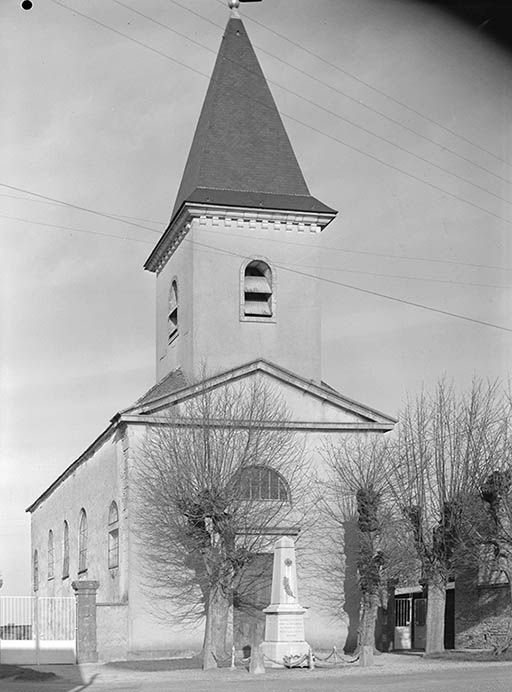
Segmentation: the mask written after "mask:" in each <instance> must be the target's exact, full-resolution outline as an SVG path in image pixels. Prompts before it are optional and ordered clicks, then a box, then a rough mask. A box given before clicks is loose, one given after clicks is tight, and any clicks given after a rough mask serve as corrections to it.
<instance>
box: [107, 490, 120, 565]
mask: <svg viewBox="0 0 512 692" xmlns="http://www.w3.org/2000/svg"><path fill="white" fill-rule="evenodd" d="M108 566H109V568H110V569H112V568H114V567H119V512H118V509H117V505H116V503H115V502H112V504H111V505H110V509H109V512H108Z"/></svg>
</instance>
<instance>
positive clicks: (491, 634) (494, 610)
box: [456, 584, 512, 649]
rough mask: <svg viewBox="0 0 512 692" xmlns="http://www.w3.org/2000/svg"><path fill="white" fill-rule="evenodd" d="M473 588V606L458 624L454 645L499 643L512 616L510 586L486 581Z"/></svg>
mask: <svg viewBox="0 0 512 692" xmlns="http://www.w3.org/2000/svg"><path fill="white" fill-rule="evenodd" d="M475 591H476V593H475V596H476V598H475V599H474V601H473V604H472V607H471V608H470V609H468V610H467V611H466V617H465V618H462V617H461V618H460V620H459V621H458V623H457V625H458V627H457V634H456V646H457V648H467V649H490V648H493V647H495V646H500V644H501V643H503V642H504V641H505V639H506V637H507V634H508V630H509V623H510V621H511V618H512V605H511V601H510V588H509V585H508V584H489V585H485V586H479V587H478V588H477V589H475Z"/></svg>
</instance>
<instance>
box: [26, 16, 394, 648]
mask: <svg viewBox="0 0 512 692" xmlns="http://www.w3.org/2000/svg"><path fill="white" fill-rule="evenodd" d="M233 4H235V3H233ZM162 136H163V134H162ZM336 214H337V212H336V211H335V210H334V209H332V208H331V207H330V206H328V205H326V204H324V203H323V202H321V201H319V200H318V199H317V198H316V197H314V196H313V195H312V194H311V193H310V191H309V188H308V186H307V184H306V181H305V180H304V176H303V174H302V172H301V169H300V167H299V164H298V162H297V159H296V157H295V154H294V151H293V148H292V145H291V143H290V140H289V138H288V136H287V134H286V131H285V129H284V126H283V123H282V120H281V117H280V115H279V112H278V110H277V107H276V104H275V102H274V99H273V97H272V94H271V92H270V89H269V87H268V84H267V82H266V79H265V77H264V75H263V72H262V70H261V67H260V65H259V62H258V59H257V57H256V55H255V52H254V50H253V47H252V45H251V42H250V40H249V38H248V36H247V33H246V30H245V28H244V25H243V23H242V21H241V19H240V17H239V16H238V13H237V11H236V9H234V10H232V11H231V16H230V18H229V21H228V23H227V26H226V29H225V33H224V36H223V39H222V43H221V46H220V49H219V53H218V56H217V60H216V63H215V67H214V70H213V73H212V76H211V80H210V83H209V86H208V90H207V93H206V97H205V100H204V104H203V107H202V110H201V114H200V116H199V121H198V124H197V127H196V130H195V134H194V137H193V141H192V145H191V148H190V153H189V156H188V160H187V162H186V165H185V169H184V173H183V177H182V181H181V185H180V187H179V190H178V193H177V197H176V202H175V204H174V208H173V209H172V213H171V220H170V222H169V225H168V227H167V229H166V230H165V232H164V233H163V234H162V236H161V237H160V239H159V240H158V242H157V244H156V246H155V247H154V249H153V251H152V252H151V254H150V256H149V257H148V259H147V261H146V263H145V265H144V268H145V269H146V270H147V271H150V272H153V273H154V274H155V277H156V314H157V320H156V384H155V385H154V386H153V387H152V388H151V389H150V390H149V391H148V392H146V393H145V394H143V395H142V396H141V397H140V398H139V399H138V400H137V401H136V402H135V403H134V404H132V405H131V406H128V407H127V408H125V409H124V410H122V411H120V412H119V413H116V415H115V416H114V417H113V418H112V419H111V421H110V423H109V424H108V426H107V428H106V429H105V430H104V431H103V432H102V433H101V434H100V435H99V436H98V437H97V438H96V439H95V440H94V441H93V442H92V443H91V444H90V446H89V447H88V448H87V449H86V450H85V451H84V452H83V453H82V454H81V455H80V456H79V457H78V458H77V459H76V460H75V461H74V462H73V463H71V464H70V466H68V468H66V469H65V470H64V471H63V473H62V474H61V475H60V476H59V477H58V478H57V479H56V480H55V481H54V482H53V483H52V484H51V485H50V487H48V488H47V489H46V490H45V491H44V492H43V493H42V494H41V495H40V496H39V497H38V498H37V499H36V500H35V501H34V502H33V503H32V504H31V505H30V507H29V508H28V511H29V512H30V513H31V539H32V570H33V588H34V590H37V592H38V594H39V595H40V596H71V595H73V590H72V587H71V582H73V581H75V580H95V581H97V582H99V587H98V592H97V606H96V609H97V647H98V654H99V657H100V660H113V659H126V658H133V657H149V656H158V655H160V656H169V655H176V654H180V653H186V652H197V651H199V650H200V649H201V646H202V637H203V632H202V629H201V627H198V628H197V629H196V630H194V629H183V628H180V627H179V626H177V625H176V624H168V623H165V622H163V621H162V619H160V618H158V617H157V616H156V615H155V611H156V610H158V604H157V603H154V602H151V597H150V596H148V594H147V593H146V592H145V591H144V589H143V586H142V578H141V569H142V568H141V564H140V561H141V557H140V555H139V553H138V547H137V541H136V538H135V532H134V528H135V527H134V522H135V521H136V517H135V516H134V512H133V508H132V502H133V496H134V492H135V488H134V483H135V480H134V478H135V473H134V471H135V469H136V468H137V449H138V447H139V443H140V440H141V439H142V438H143V436H144V434H145V432H146V431H147V429H148V428H150V427H151V426H152V425H154V424H155V423H156V422H158V419H159V417H161V416H162V415H163V414H164V413H165V411H167V410H169V409H171V408H172V407H174V406H176V405H179V403H180V402H182V401H185V400H187V399H190V397H193V396H194V393H195V392H197V391H198V387H199V386H201V387H205V386H206V387H208V388H210V389H212V390H214V389H216V388H221V387H225V386H227V385H229V384H230V383H231V382H240V381H244V380H247V381H250V380H251V378H257V377H258V378H263V380H264V381H265V382H268V383H270V384H271V385H272V386H273V387H275V388H276V389H277V390H278V391H279V393H280V394H281V396H282V397H283V399H284V400H285V401H286V404H287V406H288V409H289V411H290V420H291V424H292V425H294V426H295V427H296V429H297V430H300V431H301V432H302V433H304V434H305V435H306V437H307V439H308V448H309V449H310V450H315V449H317V448H318V446H319V444H320V443H321V440H322V439H324V438H325V437H326V436H333V435H337V434H339V433H343V434H347V433H350V434H353V433H361V434H365V433H368V432H376V433H385V432H387V431H389V430H391V429H392V428H393V426H394V424H395V422H396V421H395V420H394V419H393V418H392V417H390V416H388V415H385V414H383V413H380V412H379V411H376V410H374V409H372V408H371V407H369V406H366V405H363V404H361V403H357V402H355V401H353V400H351V399H349V398H347V397H346V396H345V395H343V394H341V393H340V392H338V391H336V390H334V389H333V388H332V387H330V386H328V385H327V384H326V383H325V382H324V381H323V379H322V363H321V351H322V348H321V309H320V308H321V305H320V290H319V281H318V279H317V278H316V272H315V271H311V270H308V272H300V271H299V272H298V271H294V270H293V269H292V267H296V266H297V265H299V264H300V262H301V260H302V259H303V257H304V256H305V255H307V257H308V265H311V264H315V263H318V251H319V239H320V233H321V232H322V231H323V230H324V229H325V228H326V226H328V225H329V223H330V222H331V221H332V220H333V219H334V218H335V216H336ZM216 234H219V236H218V237H225V236H226V235H228V236H229V248H230V249H229V251H222V252H215V251H206V250H208V248H210V249H211V248H214V249H215V247H216ZM275 241H278V242H275ZM205 368H206V371H207V372H208V376H207V380H206V381H204V382H200V385H198V378H200V377H202V376H203V377H204V372H205ZM98 395H101V393H100V392H98ZM315 463H318V464H321V460H320V457H318V459H317V460H316V462H315ZM292 501H293V498H292ZM298 569H299V576H298V579H299V589H300V594H301V602H302V604H303V605H304V606H306V607H307V609H308V610H307V618H306V621H305V625H306V638H307V640H308V642H309V643H310V644H311V645H312V646H313V647H318V646H322V647H326V648H329V647H331V646H332V645H333V644H334V643H336V644H337V646H338V647H340V646H341V647H342V646H343V644H344V641H345V638H346V633H347V623H346V621H343V619H340V618H339V617H338V618H335V617H334V616H333V613H329V612H327V611H326V610H325V609H324V606H323V604H322V603H321V599H320V598H319V596H318V594H319V591H321V589H322V586H321V584H320V583H319V582H318V581H317V579H313V578H310V579H309V580H308V577H307V575H305V574H304V575H301V571H300V564H299V566H298ZM340 589H343V584H340ZM238 644H239V645H240V648H241V646H242V645H243V644H244V642H239V643H238Z"/></svg>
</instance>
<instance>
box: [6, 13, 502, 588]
mask: <svg viewBox="0 0 512 692" xmlns="http://www.w3.org/2000/svg"><path fill="white" fill-rule="evenodd" d="M66 8H68V9H66ZM69 8H74V10H77V11H73V10H70V9H69ZM130 8H133V9H134V10H137V11H138V12H139V13H143V14H144V15H146V17H143V16H141V14H137V13H136V12H135V11H133V9H132V10H131V9H130ZM78 12H79V13H81V14H79V13H78ZM241 14H242V17H243V20H244V23H245V26H246V28H247V31H248V33H249V36H250V38H251V40H252V42H253V45H254V47H255V50H256V53H257V55H258V57H259V59H260V62H261V64H262V67H263V70H264V72H265V74H266V76H267V78H268V79H269V82H270V88H271V90H272V92H273V94H274V97H275V99H276V102H277V105H278V108H279V110H280V111H281V113H282V114H283V121H284V123H285V127H286V129H287V132H288V134H289V136H290V139H291V142H292V145H293V147H294V149H295V152H296V155H297V158H298V160H299V163H300V165H301V167H302V170H303V172H304V175H305V178H306V181H307V182H308V184H309V187H310V190H311V192H312V194H313V195H314V196H316V197H318V198H319V199H320V200H321V201H322V202H324V203H326V204H328V205H329V206H332V207H334V208H335V209H338V210H339V214H338V217H337V219H336V220H335V221H334V222H333V223H332V224H330V226H329V227H328V228H327V229H326V230H325V231H324V232H323V233H322V235H321V236H320V237H319V243H320V246H321V248H322V251H321V255H320V257H321V260H320V274H321V276H322V278H323V280H322V309H323V332H322V335H323V351H322V357H323V378H324V380H325V381H326V382H328V383H329V384H330V385H331V386H333V387H336V388H337V389H338V390H340V391H341V392H342V393H343V394H344V395H346V396H348V397H350V398H352V399H355V400H357V401H360V402H362V403H364V404H367V405H369V406H371V407H373V408H377V409H380V410H382V411H384V412H386V413H388V414H390V415H396V414H397V412H398V411H399V409H400V407H401V406H402V405H403V402H404V399H405V396H406V393H409V394H410V395H414V394H415V393H416V392H418V391H419V390H420V388H421V387H422V386H424V387H426V388H429V387H432V386H433V385H434V383H435V382H436V380H437V379H438V378H439V377H441V376H443V375H446V376H447V377H448V378H451V379H453V380H454V381H455V383H456V384H457V386H460V387H464V386H466V385H467V384H468V383H469V382H470V381H471V379H472V377H473V376H474V375H477V376H481V377H484V378H487V377H490V378H503V379H506V378H507V377H508V375H509V356H510V353H511V346H512V318H511V315H510V308H511V297H512V290H511V289H512V255H511V242H510V239H509V238H510V232H511V230H512V225H511V224H512V213H511V209H512V190H511V184H512V125H511V123H512V119H511V118H510V113H512V70H511V67H512V54H511V53H510V52H507V50H506V47H504V46H503V45H502V44H499V43H495V42H494V41H493V40H492V38H490V37H489V33H488V32H487V31H486V26H487V24H486V23H485V22H483V23H482V25H481V26H480V28H477V26H476V24H475V23H473V26H470V25H469V24H466V23H464V22H462V21H461V20H460V19H458V18H456V17H454V16H453V15H450V14H448V13H446V12H445V11H444V10H443V9H442V8H440V7H437V8H436V7H434V6H433V5H432V4H431V3H427V2H412V1H411V2H407V1H406V0H322V1H321V2H311V0H309V1H306V0H293V2H292V1H291V0H263V2H261V3H247V4H243V5H242V6H241ZM84 15H86V16H84ZM228 17H229V11H228V8H227V3H226V2H225V1H222V0H196V1H195V2H194V3H191V2H186V0H144V2H143V1H142V0H123V2H122V3H121V2H116V1H115V0H58V1H57V0H55V1H54V0H34V6H33V8H32V9H31V10H30V11H23V10H22V9H21V8H20V3H19V2H18V1H17V0H1V2H0V59H1V64H2V73H1V78H0V79H1V85H2V93H3V98H2V101H1V104H0V151H1V152H2V154H1V157H0V183H1V185H0V253H1V257H2V270H1V280H0V299H1V303H0V310H1V311H0V368H1V369H0V479H1V481H0V482H1V485H0V573H1V574H2V576H3V580H4V586H3V588H2V591H1V593H2V594H4V595H5V594H7V595H8V594H18V595H24V594H28V593H29V589H30V577H29V572H30V537H29V534H30V531H29V517H28V515H27V514H26V513H25V508H26V507H27V506H28V505H29V504H30V503H31V502H32V501H33V500H35V499H36V497H38V496H39V495H40V494H41V493H42V492H43V490H44V489H45V488H46V487H47V486H48V485H49V484H50V483H51V482H52V481H53V480H54V479H55V478H56V477H57V476H58V475H59V474H60V473H61V472H62V471H63V470H64V469H65V468H66V467H67V466H68V465H69V464H70V463H71V462H72V461H73V460H74V459H76V458H77V457H78V456H79V455H80V454H81V453H82V452H83V451H84V449H85V448H86V447H87V446H88V445H89V444H90V443H91V442H92V440H93V439H95V438H96V437H97V435H98V434H99V433H100V432H101V431H102V430H103V429H104V428H105V427H106V426H107V425H108V422H109V419H110V418H111V417H112V416H113V415H114V414H115V413H116V412H117V411H119V410H120V409H122V408H125V407H127V406H128V405H130V404H131V403H132V402H134V401H135V400H136V399H137V398H138V397H139V396H140V395H141V394H142V393H143V392H144V391H145V390H146V389H148V388H149V387H150V386H152V385H153V384H154V382H155V356H154V342H155V338H154V337H155V297H154V289H155V277H154V275H153V274H151V273H148V272H145V271H144V270H143V269H142V265H143V263H144V261H145V259H146V258H147V256H148V255H149V253H150V252H151V249H152V247H153V245H154V243H155V242H156V240H157V239H158V237H159V234H160V233H161V232H162V231H163V230H164V229H165V227H166V224H167V222H168V220H169V216H170V213H171V209H172V206H173V204H174V199H175V196H176V193H177V189H178V186H179V182H180V179H181V174H182V172H183V167H184V164H185V160H186V156H187V154H188V148H189V146H190V144H191V141H192V136H193V132H194V128H195V124H196V122H197V118H198V116H199V111H200V108H201V105H202V100H203V98H204V94H205V91H206V88H207V83H208V80H207V76H209V75H210V74H211V70H212V68H213V62H214V59H215V54H216V51H217V49H218V46H219V43H220V40H221V36H222V32H223V27H224V25H225V24H226V22H227V19H228ZM90 18H93V19H94V20H95V21H91V19H90ZM151 19H152V20H154V21H150V20H151ZM162 25H164V26H162ZM165 25H167V27H170V28H166V26H165ZM106 27H110V28H111V29H113V30H114V31H112V30H111V29H108V28H106ZM171 29H172V30H174V32H173V31H171ZM175 32H178V33H175ZM179 34H182V35H181V36H180V35H179ZM203 46H204V47H203ZM283 87H284V88H283ZM31 193H36V194H31ZM36 195H41V197H37V196H36ZM44 197H46V198H52V199H53V200H60V201H63V202H67V203H69V204H72V205H76V206H78V207H82V210H80V209H77V208H74V207H70V206H65V205H63V204H59V203H58V202H52V201H49V200H48V199H44ZM85 209H89V210H92V211H94V212H100V214H97V213H92V211H85ZM102 214H105V215H107V217H116V218H106V217H105V216H102ZM120 217H122V218H123V220H124V222H123V220H122V219H121V218H120ZM219 242H223V243H224V245H223V246H222V247H223V248H225V249H229V237H225V238H224V240H222V241H219ZM219 247H220V246H219ZM269 251H270V249H269V248H267V249H266V253H267V254H268V252H269ZM297 268H298V269H302V270H304V271H308V270H311V269H312V268H311V266H310V265H309V264H308V258H307V257H304V258H303V262H302V264H300V265H299V266H298V267H297ZM340 284H344V285H340ZM364 291H367V292H364ZM368 292H369V293H368ZM376 294H380V295H376ZM384 296H387V297H384ZM391 298H394V299H396V300H391ZM410 303H416V304H421V305H423V306H426V307H428V308H433V309H425V308H420V307H417V306H413V305H411V304H410ZM436 310H437V311H444V312H445V313H453V314H452V315H448V314H443V312H436ZM455 315H460V316H463V317H467V318H469V319H468V320H466V319H461V318H460V317H456V316H455ZM470 320H475V321H470ZM482 322H485V323H488V324H482Z"/></svg>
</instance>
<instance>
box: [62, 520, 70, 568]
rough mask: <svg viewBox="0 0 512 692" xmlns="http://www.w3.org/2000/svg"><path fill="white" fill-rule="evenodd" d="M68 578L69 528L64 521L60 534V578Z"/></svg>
mask: <svg viewBox="0 0 512 692" xmlns="http://www.w3.org/2000/svg"><path fill="white" fill-rule="evenodd" d="M68 577H69V526H68V522H67V521H64V531H63V534H62V578H63V579H67V578H68Z"/></svg>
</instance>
